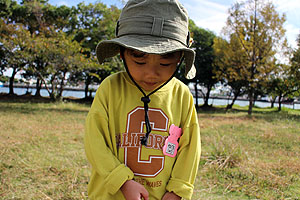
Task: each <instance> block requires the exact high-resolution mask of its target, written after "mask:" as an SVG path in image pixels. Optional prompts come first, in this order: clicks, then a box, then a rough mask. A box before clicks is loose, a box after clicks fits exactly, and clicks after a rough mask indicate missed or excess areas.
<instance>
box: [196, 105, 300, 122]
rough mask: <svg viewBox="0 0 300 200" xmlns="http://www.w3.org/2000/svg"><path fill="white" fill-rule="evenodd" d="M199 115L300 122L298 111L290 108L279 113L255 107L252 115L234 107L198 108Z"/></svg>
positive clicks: (242, 108)
mask: <svg viewBox="0 0 300 200" xmlns="http://www.w3.org/2000/svg"><path fill="white" fill-rule="evenodd" d="M197 112H198V113H199V114H208V115H210V116H213V115H218V114H224V117H229V118H231V117H232V116H225V114H238V113H242V114H243V116H236V117H235V118H239V117H243V118H245V117H247V118H249V119H262V120H265V121H268V122H272V121H277V120H278V119H289V120H294V121H300V110H293V109H290V108H282V110H281V111H279V110H278V108H270V107H267V108H260V107H257V106H254V107H253V110H252V115H248V107H240V106H234V107H233V108H231V109H227V108H226V106H217V107H214V106H210V105H209V106H200V107H199V109H197Z"/></svg>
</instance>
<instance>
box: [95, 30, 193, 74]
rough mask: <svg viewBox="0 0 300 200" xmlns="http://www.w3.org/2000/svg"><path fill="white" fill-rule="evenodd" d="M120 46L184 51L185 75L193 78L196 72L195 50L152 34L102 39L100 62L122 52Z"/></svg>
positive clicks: (153, 51) (162, 51)
mask: <svg viewBox="0 0 300 200" xmlns="http://www.w3.org/2000/svg"><path fill="white" fill-rule="evenodd" d="M120 46H123V47H125V48H129V49H134V50H138V51H141V52H145V53H149V54H167V53H172V52H175V51H183V52H184V58H185V65H186V67H185V77H186V78H188V79H192V78H194V76H195V74H196V69H195V67H194V64H193V63H194V60H195V52H194V50H192V49H190V48H187V47H186V46H185V45H183V44H182V43H181V42H179V41H177V40H172V39H168V38H163V37H154V36H151V35H125V36H122V37H119V38H115V39H112V40H105V41H101V42H100V43H99V44H98V45H97V48H96V54H97V58H98V61H99V63H100V64H102V63H103V62H104V61H105V59H107V58H110V57H113V56H115V55H117V54H118V53H119V52H120Z"/></svg>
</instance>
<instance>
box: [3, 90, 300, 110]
mask: <svg viewBox="0 0 300 200" xmlns="http://www.w3.org/2000/svg"><path fill="white" fill-rule="evenodd" d="M8 91H9V90H8V88H7V87H0V93H8ZM26 91H27V89H26V88H14V93H15V94H17V95H23V94H25V93H26ZM28 91H29V92H31V93H32V94H35V91H36V89H34V88H32V89H31V88H30V89H29V90H28ZM41 95H42V96H45V97H46V96H49V94H48V92H47V91H46V90H45V89H41ZM92 95H93V96H94V95H95V92H93V93H92ZM63 96H64V97H76V98H83V97H84V92H83V91H69V90H65V91H63ZM230 102H231V100H227V99H209V100H208V104H209V105H213V106H217V105H228V104H229V103H230ZM198 103H199V104H203V103H204V102H203V99H202V98H199V99H198ZM235 104H236V105H239V106H248V105H249V101H243V100H236V101H235ZM255 106H258V107H261V108H266V107H270V106H271V103H269V102H262V101H256V102H255ZM274 106H275V107H278V104H277V103H275V104H274ZM281 106H282V107H287V108H292V109H300V104H281Z"/></svg>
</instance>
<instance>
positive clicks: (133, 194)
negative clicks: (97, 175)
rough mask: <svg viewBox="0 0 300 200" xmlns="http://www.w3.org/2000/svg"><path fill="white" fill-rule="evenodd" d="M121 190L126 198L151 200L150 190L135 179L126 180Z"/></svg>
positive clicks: (127, 199)
mask: <svg viewBox="0 0 300 200" xmlns="http://www.w3.org/2000/svg"><path fill="white" fill-rule="evenodd" d="M121 191H122V193H123V195H124V197H125V199H126V200H141V199H142V198H143V199H144V200H149V193H148V191H147V190H146V189H145V188H144V186H142V185H141V184H139V183H138V182H135V181H134V180H128V181H126V182H125V183H124V184H123V185H122V187H121Z"/></svg>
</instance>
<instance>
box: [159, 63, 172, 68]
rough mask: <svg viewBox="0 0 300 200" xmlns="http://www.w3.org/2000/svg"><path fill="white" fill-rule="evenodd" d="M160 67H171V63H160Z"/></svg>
mask: <svg viewBox="0 0 300 200" xmlns="http://www.w3.org/2000/svg"><path fill="white" fill-rule="evenodd" d="M160 65H161V66H164V67H168V66H170V64H169V63H168V64H164V63H160Z"/></svg>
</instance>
